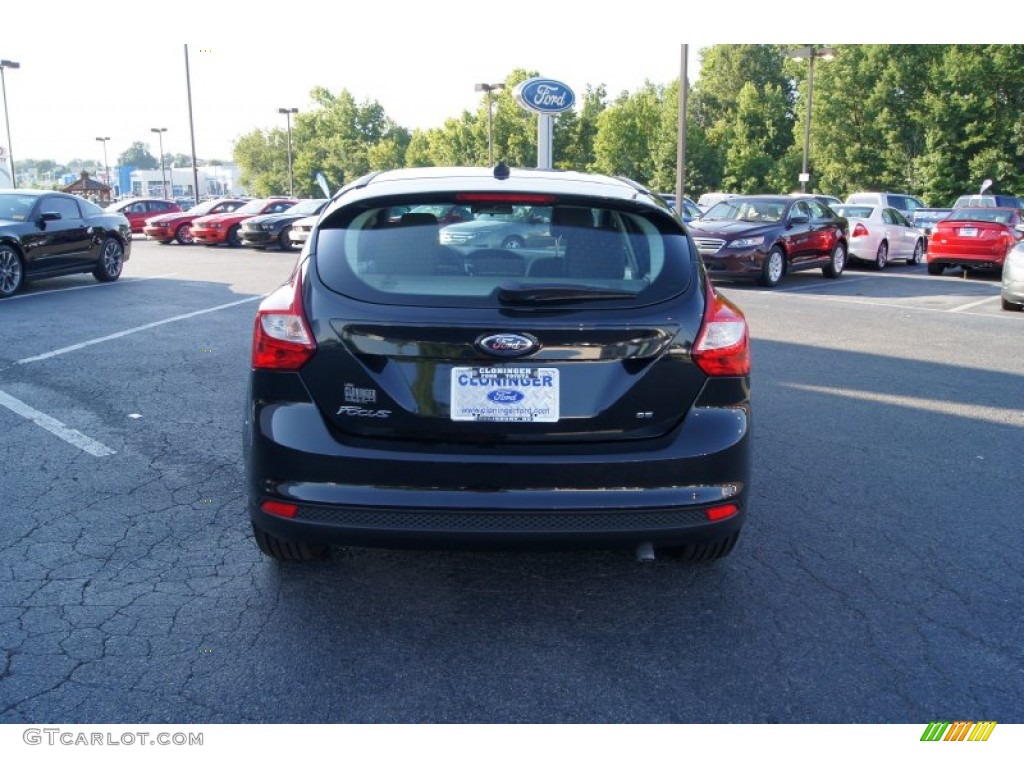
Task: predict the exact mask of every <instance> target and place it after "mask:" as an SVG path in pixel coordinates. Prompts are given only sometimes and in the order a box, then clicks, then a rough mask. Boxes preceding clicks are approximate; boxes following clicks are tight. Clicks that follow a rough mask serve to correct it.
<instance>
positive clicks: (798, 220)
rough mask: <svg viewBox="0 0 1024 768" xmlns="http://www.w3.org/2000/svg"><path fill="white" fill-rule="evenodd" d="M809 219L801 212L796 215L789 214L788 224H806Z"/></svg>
mask: <svg viewBox="0 0 1024 768" xmlns="http://www.w3.org/2000/svg"><path fill="white" fill-rule="evenodd" d="M810 220H811V217H810V216H804V215H803V214H799V215H797V216H790V217H789V223H790V224H806V223H807V222H809V221H810Z"/></svg>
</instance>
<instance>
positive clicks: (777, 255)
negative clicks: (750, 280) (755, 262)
mask: <svg viewBox="0 0 1024 768" xmlns="http://www.w3.org/2000/svg"><path fill="white" fill-rule="evenodd" d="M785 272H786V254H784V253H783V252H782V249H781V248H779V246H777V245H773V246H772V247H771V250H770V251H768V255H767V256H765V257H764V262H763V263H762V264H761V276H760V277H759V278H758V280H757V282H759V283H760V284H761V285H763V286H765V287H767V288H774V287H775V286H776V285H778V284H779V280H781V279H782V276H783V274H785Z"/></svg>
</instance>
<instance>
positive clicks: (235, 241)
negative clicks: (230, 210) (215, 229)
mask: <svg viewBox="0 0 1024 768" xmlns="http://www.w3.org/2000/svg"><path fill="white" fill-rule="evenodd" d="M241 229H242V225H241V224H235V226H233V227H232V228H231V229H229V230H228V239H227V243H228V245H229V246H231V247H232V248H237V247H238V246H240V245H241V244H242V237H241V235H239V234H238V233H239V232H240V231H241Z"/></svg>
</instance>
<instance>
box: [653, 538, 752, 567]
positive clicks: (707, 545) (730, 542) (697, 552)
mask: <svg viewBox="0 0 1024 768" xmlns="http://www.w3.org/2000/svg"><path fill="white" fill-rule="evenodd" d="M739 537H740V532H739V531H736V532H735V533H732V534H729V535H728V536H726V537H725V538H722V539H717V540H716V541H707V542H702V543H699V544H680V545H678V546H673V547H659V548H658V550H657V551H658V552H660V553H661V554H663V555H665V556H666V557H668V558H670V559H672V560H678V561H680V562H683V563H710V562H714V561H715V560H721V559H722V558H723V557H725V556H726V555H728V554H729V553H730V552H732V551H733V549H734V548H735V546H736V542H737V540H739Z"/></svg>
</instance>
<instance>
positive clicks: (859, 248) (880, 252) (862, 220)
mask: <svg viewBox="0 0 1024 768" xmlns="http://www.w3.org/2000/svg"><path fill="white" fill-rule="evenodd" d="M832 209H833V210H834V211H835V212H836V213H838V214H839V215H840V216H844V217H846V219H847V221H849V222H850V247H849V253H848V256H849V257H850V258H851V259H856V260H858V261H869V262H871V263H873V264H874V265H875V268H876V269H884V268H885V265H886V264H888V263H889V262H890V261H892V260H893V259H902V260H904V261H906V262H907V264H920V263H921V260H922V259H923V258H924V249H925V245H924V244H925V234H924V232H923V231H922V230H920V229H918V228H917V227H915V226H914V225H913V224H911V223H910V222H909V221H907V218H906V217H905V216H904V215H903V214H902V213H900V212H899V211H897V210H896V209H895V208H886V207H883V206H881V205H862V204H854V203H843V204H842V205H834V206H832Z"/></svg>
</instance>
